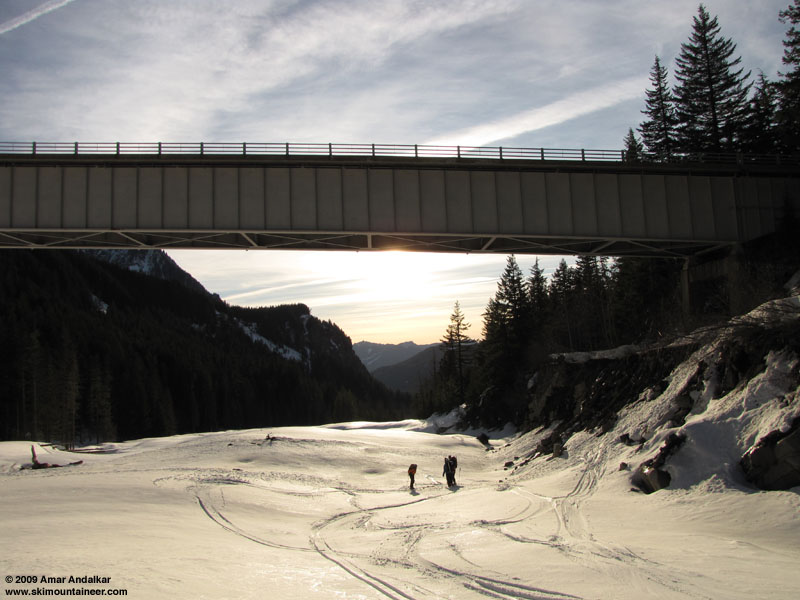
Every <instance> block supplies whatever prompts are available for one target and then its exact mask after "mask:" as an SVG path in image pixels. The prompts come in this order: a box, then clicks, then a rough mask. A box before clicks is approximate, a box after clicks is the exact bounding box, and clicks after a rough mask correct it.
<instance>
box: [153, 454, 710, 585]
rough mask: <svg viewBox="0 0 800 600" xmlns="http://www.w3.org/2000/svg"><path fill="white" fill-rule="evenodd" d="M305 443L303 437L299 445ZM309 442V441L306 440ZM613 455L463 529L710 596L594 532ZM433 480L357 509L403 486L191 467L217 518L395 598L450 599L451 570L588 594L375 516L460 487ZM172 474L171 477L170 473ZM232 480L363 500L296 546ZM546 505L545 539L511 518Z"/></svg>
mask: <svg viewBox="0 0 800 600" xmlns="http://www.w3.org/2000/svg"><path fill="white" fill-rule="evenodd" d="M297 441H298V440H295V443H296V442H297ZM303 442H309V440H303ZM604 459H605V457H604V456H603V454H602V453H601V452H597V453H596V454H595V455H594V456H587V457H586V458H585V459H584V463H585V466H584V468H583V470H582V472H581V474H580V476H579V478H578V480H577V482H576V483H575V486H574V488H573V489H572V490H571V491H570V492H569V493H568V494H566V495H564V496H560V497H552V498H551V497H548V496H543V495H539V494H536V493H535V492H533V491H531V490H528V489H526V488H524V487H521V486H513V487H510V488H509V489H508V491H509V492H510V493H512V494H514V495H516V496H518V497H519V498H520V499H521V500H523V504H522V505H521V507H520V506H516V507H515V508H516V511H515V512H513V513H509V514H506V515H503V516H502V517H501V518H495V519H493V520H477V521H471V522H469V523H466V524H456V527H458V528H461V527H467V528H469V529H471V530H482V531H486V532H490V533H493V534H498V535H501V536H503V537H505V538H507V539H508V540H510V541H512V542H514V543H517V544H521V545H523V546H524V545H527V544H534V545H540V546H545V547H548V548H552V549H555V550H557V551H559V552H561V553H562V554H563V555H564V556H565V558H566V559H567V560H570V561H574V562H579V563H583V566H584V567H586V568H588V569H590V570H597V569H598V568H599V567H598V565H602V566H603V567H602V568H603V570H604V571H605V574H606V575H610V576H612V577H614V578H622V579H624V580H625V581H626V582H627V583H628V584H629V585H630V586H631V587H632V588H633V589H641V590H642V592H643V593H646V592H647V591H652V589H653V586H654V584H655V586H656V587H661V588H664V589H666V590H669V591H670V592H673V593H679V594H683V593H686V595H687V596H692V597H695V598H698V597H702V596H698V595H697V593H696V592H695V593H689V590H688V589H687V588H686V587H684V586H683V585H681V584H680V583H679V582H677V581H675V580H674V577H672V576H671V575H670V570H669V568H668V567H665V566H663V565H658V564H655V563H653V562H652V561H648V560H647V559H644V558H642V557H640V556H638V555H636V554H635V553H634V552H632V551H631V550H629V549H627V548H621V547H616V546H613V545H610V544H604V543H602V542H601V541H598V540H596V539H595V536H594V535H593V534H592V532H591V528H590V525H589V523H588V522H587V520H586V517H585V516H584V514H583V513H582V510H581V505H582V503H583V502H584V501H585V500H587V499H588V498H590V497H591V495H592V494H593V492H594V490H595V488H596V486H597V482H598V480H599V478H600V477H602V475H603V469H604ZM283 476H284V474H281V473H267V474H262V478H263V479H266V480H271V479H280V478H282V477H283ZM425 478H426V479H427V480H428V481H429V482H430V483H428V484H425V485H424V486H422V487H420V486H418V487H417V490H418V491H419V490H423V491H424V493H425V495H421V496H420V497H416V498H413V499H411V500H408V501H403V502H397V503H391V504H384V505H378V506H372V507H369V508H358V507H357V505H358V501H359V498H360V497H361V496H362V495H374V494H380V493H386V492H392V491H396V490H380V489H360V490H354V489H351V488H344V487H340V488H337V487H335V485H333V484H330V482H329V485H332V487H331V488H329V489H328V490H326V491H325V492H320V491H311V492H303V491H297V490H293V491H286V490H281V489H278V488H274V487H270V486H268V485H264V484H263V483H260V482H253V481H251V480H249V479H248V476H247V475H244V474H242V473H239V472H230V473H225V472H218V473H208V474H204V475H198V474H197V473H195V474H194V475H189V476H188V479H189V480H190V481H191V482H192V483H191V485H190V486H189V487H187V490H188V491H190V492H191V493H193V494H194V496H195V499H196V501H197V504H198V506H199V507H200V509H201V510H202V511H203V513H204V514H205V515H206V516H207V517H208V518H209V519H210V520H211V521H213V522H214V523H215V524H217V525H218V526H220V527H222V528H223V529H225V530H227V531H229V532H231V533H233V534H234V535H237V536H239V537H241V538H242V539H244V540H247V541H249V542H253V543H256V544H260V545H264V546H269V547H272V548H277V549H281V550H288V551H296V552H316V553H317V554H318V555H320V556H321V557H322V558H324V559H326V560H328V561H330V562H331V563H333V564H335V565H336V566H338V567H339V568H341V569H342V570H343V571H344V572H346V573H347V574H348V575H350V576H351V577H353V578H355V579H357V580H359V581H361V582H362V583H363V584H365V585H366V586H369V587H370V588H372V589H373V590H375V591H376V592H378V593H379V594H380V595H381V596H383V597H386V598H392V599H395V600H400V599H406V600H422V599H428V598H439V597H442V596H441V592H440V591H438V588H439V586H438V585H437V584H436V581H437V580H441V579H442V578H446V579H448V580H453V581H455V582H457V584H458V585H460V586H462V587H463V588H464V589H465V590H470V591H472V592H475V593H478V594H480V595H483V596H488V597H493V598H504V599H510V598H515V599H525V600H557V599H573V598H579V596H575V595H572V594H568V593H564V592H559V591H556V590H548V589H543V588H539V587H536V586H534V585H530V584H529V583H522V582H520V581H514V580H512V579H514V578H513V577H511V576H508V575H506V574H503V573H489V572H487V569H486V568H485V567H482V566H481V565H479V564H477V563H475V562H474V561H472V560H470V559H469V558H467V557H466V556H465V555H463V554H462V552H461V551H460V549H459V548H458V546H457V545H456V544H453V543H448V545H447V548H448V550H449V553H450V555H451V559H452V560H450V559H448V562H454V563H457V564H459V565H460V566H459V567H458V568H456V567H453V566H448V565H447V564H443V563H442V562H440V561H435V560H432V559H430V558H426V557H425V556H424V555H423V553H422V552H421V551H420V546H421V542H422V541H423V540H425V538H426V537H427V536H429V535H433V534H436V533H439V532H441V531H443V530H444V529H445V528H444V527H443V526H433V527H432V526H431V525H429V524H419V523H416V524H413V523H412V524H404V523H403V522H402V521H403V520H404V518H403V517H401V518H400V519H399V520H393V519H392V515H391V514H389V515H388V519H389V522H388V524H380V525H379V524H375V523H374V522H373V519H374V517H375V516H376V515H379V514H383V515H386V514H387V513H391V512H392V511H399V510H400V509H404V508H408V507H410V506H413V505H418V504H422V503H437V502H441V501H446V500H447V498H448V497H449V496H450V495H451V494H453V493H454V492H453V491H452V490H450V489H448V488H445V487H444V484H443V483H442V482H441V481H439V480H437V479H435V478H434V477H432V476H431V475H430V474H426V475H425ZM165 479H166V480H169V479H170V478H165ZM173 479H174V478H173ZM174 481H175V480H174ZM315 483H319V482H315ZM160 484H162V485H163V484H164V481H163V480H162V481H161V483H160ZM232 486H244V487H247V488H250V489H251V490H254V491H255V492H257V493H258V492H263V493H267V492H269V493H277V494H285V495H289V496H315V495H319V494H320V493H327V494H340V495H343V496H346V497H348V498H350V500H349V503H350V504H351V505H355V506H356V508H355V509H354V510H350V511H346V512H342V513H339V514H335V515H333V516H330V517H328V518H325V519H323V520H321V521H318V522H316V523H314V524H313V525H312V531H311V534H310V536H309V538H308V543H307V545H287V544H283V543H278V542H274V541H272V540H270V539H267V538H265V537H264V536H263V535H261V534H259V533H258V532H255V531H251V530H249V529H248V528H247V527H246V526H241V525H239V524H237V523H236V518H235V516H234V515H232V514H231V512H230V511H229V510H228V509H227V508H226V507H225V506H224V502H225V497H224V489H225V488H226V487H232ZM456 489H459V488H456ZM547 513H552V514H553V515H554V516H555V518H556V527H555V530H554V531H552V533H550V535H548V536H547V537H546V538H534V537H526V536H524V535H521V534H518V533H513V532H509V531H507V530H506V528H507V526H509V525H514V526H516V527H517V528H520V527H522V528H524V526H525V525H526V523H528V522H530V523H535V522H536V521H537V520H538V519H539V518H540V517H542V516H543V515H545V514H547ZM364 530H369V531H370V532H378V533H379V534H380V539H379V540H378V541H377V542H375V543H373V544H369V543H365V544H359V547H360V548H362V549H361V550H360V551H357V552H353V551H348V550H345V549H341V548H339V545H340V544H339V542H340V541H341V540H346V539H350V538H353V537H358V536H359V535H360V534H361V533H362V532H363V531H364ZM376 546H377V548H376ZM381 547H383V550H381ZM366 549H369V551H367V550H366ZM387 565H389V566H391V567H392V569H388V570H386V571H387V572H386V573H385V574H384V573H382V569H381V567H382V566H387ZM398 567H399V568H401V569H403V570H406V571H408V570H411V571H414V572H416V577H407V578H404V579H403V580H398V579H397V576H396V574H394V571H396V568H398Z"/></svg>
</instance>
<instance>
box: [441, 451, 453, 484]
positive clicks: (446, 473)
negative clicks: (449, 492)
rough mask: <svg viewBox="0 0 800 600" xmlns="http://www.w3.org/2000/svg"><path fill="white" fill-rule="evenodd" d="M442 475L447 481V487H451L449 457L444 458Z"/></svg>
mask: <svg viewBox="0 0 800 600" xmlns="http://www.w3.org/2000/svg"><path fill="white" fill-rule="evenodd" d="M442 475H444V477H445V478H446V479H447V487H452V486H453V465H452V464H450V457H449V456H445V458H444V469H443V470H442Z"/></svg>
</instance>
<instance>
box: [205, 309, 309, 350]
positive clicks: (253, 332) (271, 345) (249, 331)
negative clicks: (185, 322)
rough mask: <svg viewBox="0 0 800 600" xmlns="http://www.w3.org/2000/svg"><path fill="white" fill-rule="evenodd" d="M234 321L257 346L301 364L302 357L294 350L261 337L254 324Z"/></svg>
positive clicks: (238, 320)
mask: <svg viewBox="0 0 800 600" xmlns="http://www.w3.org/2000/svg"><path fill="white" fill-rule="evenodd" d="M218 314H219V313H218ZM234 320H235V322H236V324H237V325H238V326H239V328H240V329H241V330H242V331H243V332H244V334H245V335H246V336H247V337H249V338H250V339H251V340H253V341H254V342H256V343H258V344H262V345H264V346H266V347H267V348H268V349H269V351H270V352H273V353H275V354H278V355H280V356H282V357H283V358H285V359H286V360H293V361H296V362H303V357H302V356H301V355H300V353H299V352H298V351H297V350H295V349H294V348H289V347H288V346H284V345H282V344H276V343H275V342H273V341H271V340H268V339H267V338H265V337H264V336H263V335H261V334H260V333H258V331H257V329H258V326H257V325H256V324H255V323H245V322H244V321H242V320H240V319H234Z"/></svg>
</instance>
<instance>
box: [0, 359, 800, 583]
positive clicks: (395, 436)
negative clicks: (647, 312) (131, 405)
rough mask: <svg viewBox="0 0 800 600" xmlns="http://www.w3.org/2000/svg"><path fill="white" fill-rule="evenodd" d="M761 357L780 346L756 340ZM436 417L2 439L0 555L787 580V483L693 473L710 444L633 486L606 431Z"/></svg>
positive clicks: (243, 575)
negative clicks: (549, 446) (642, 489)
mask: <svg viewBox="0 0 800 600" xmlns="http://www.w3.org/2000/svg"><path fill="white" fill-rule="evenodd" d="M773 366H774V368H775V369H778V370H780V369H782V368H785V367H787V366H788V363H786V361H785V359H782V358H781V357H774V361H773ZM765 378H766V376H765ZM759 390H761V391H759ZM751 392H752V393H754V394H761V393H762V392H764V394H765V395H764V396H759V398H760V400H759V401H758V402H756V403H755V404H759V405H760V409H754V410H761V412H762V413H763V414H761V417H759V419H761V420H764V421H765V422H766V421H769V416H768V414H769V413H770V412H771V411H770V410H769V409H768V407H769V406H770V404H771V403H770V401H762V400H763V399H764V398H766V391H765V390H764V388H760V387H757V389H754V390H752V391H751ZM772 393H773V392H769V394H772ZM642 404H647V403H642ZM650 404H658V401H657V400H655V401H652V402H650ZM637 410H638V412H639V413H640V414H639V415H638V416H639V417H641V416H643V415H642V414H641V413H642V411H643V408H642V407H641V406H640V407H639V408H638V409H637ZM633 412H636V411H632V412H631V413H630V414H628V415H626V418H625V419H623V421H624V423H623V424H625V423H627V422H628V421H630V420H631V419H634V420H635V419H636V415H634V414H633ZM729 412H730V411H729V410H727V409H720V411H719V415H720V418H721V419H723V418H725V417H724V415H725V414H729ZM759 419H753V420H751V422H750V425H747V426H746V427H744V428H743V429H748V428H750V429H752V428H753V427H756V426H755V425H753V423H754V422H755V421H757V420H759ZM701 422H702V421H701V419H700V416H699V415H698V416H697V418H696V419H695V421H691V422H690V421H687V429H688V430H689V431H695V429H692V427H698V426H699V425H700V423H701ZM772 424H773V423H772V422H771V423H770V425H769V426H772ZM436 427H437V426H436V425H433V424H431V423H427V422H425V421H414V420H407V421H401V422H396V423H368V422H361V423H346V424H345V423H341V424H333V425H329V426H325V427H305V428H280V429H272V430H248V431H225V432H217V433H207V434H195V435H182V436H175V437H169V438H158V439H144V440H136V441H129V442H123V443H117V444H104V445H100V446H97V447H93V448H88V449H87V450H93V451H94V452H95V453H90V452H82V453H80V454H77V453H70V452H64V451H60V450H57V449H55V448H53V447H49V446H40V445H38V444H37V445H36V452H37V456H38V458H39V460H40V461H42V462H49V463H51V464H67V463H69V462H72V461H73V460H75V459H76V458H77V459H83V460H84V463H83V464H81V465H78V466H71V467H65V468H61V469H44V470H20V469H19V467H20V466H22V465H24V464H26V463H29V462H30V460H31V459H30V443H28V442H4V443H2V444H0V478H2V484H0V485H2V490H3V492H2V495H0V531H2V532H3V544H2V551H1V552H0V568H1V569H2V571H3V573H4V574H10V575H18V574H36V575H39V576H41V575H47V576H69V575H74V576H85V575H90V576H91V575H97V576H100V577H109V578H110V583H108V584H102V585H100V584H95V585H92V584H86V585H84V586H83V587H88V588H106V587H110V588H123V589H127V590H128V593H129V595H130V596H132V597H137V598H262V597H264V596H265V595H266V594H269V595H272V596H274V597H278V598H396V599H400V598H406V599H408V598H417V599H421V598H484V597H487V596H488V597H496V598H526V599H531V598H546V599H567V598H641V597H659V598H747V599H750V598H755V597H758V598H786V597H790V596H792V595H793V594H792V593H790V590H794V591H795V592H796V591H797V590H800V572H799V571H798V569H797V568H796V565H797V561H798V559H800V544H798V540H800V516H798V515H800V511H799V509H800V502H799V501H798V492H799V491H800V490H794V491H788V492H756V491H753V490H751V489H747V488H745V487H744V486H742V485H739V484H735V483H731V481H730V480H729V475H728V474H727V473H726V472H725V470H724V469H723V471H722V473H721V474H720V473H708V472H706V471H707V470H708V465H709V464H710V463H711V462H712V461H711V460H710V459H709V460H701V461H700V468H696V467H694V466H692V460H690V459H689V458H687V459H685V460H683V461H681V460H676V462H675V464H674V469H675V471H676V475H677V476H678V477H677V479H678V484H677V485H676V486H673V487H671V488H669V489H666V490H661V491H660V492H657V493H655V494H652V495H650V496H646V495H644V494H641V493H634V492H632V491H631V490H630V487H631V486H630V482H629V473H626V472H624V471H618V470H617V465H618V464H619V462H620V461H621V460H627V461H629V462H634V461H635V460H636V459H635V458H634V456H633V455H634V453H635V450H634V449H632V448H629V447H627V446H624V445H621V444H617V443H614V437H615V436H614V435H613V434H611V433H609V434H607V435H605V436H602V437H599V438H598V437H597V436H596V435H595V434H592V433H587V432H583V433H578V434H575V435H573V436H572V438H571V439H570V440H568V442H567V449H568V452H567V453H566V455H565V457H561V458H557V459H552V458H549V459H548V458H545V457H542V458H538V459H535V460H533V461H531V462H530V463H529V464H528V465H527V466H526V467H524V468H521V469H519V470H517V471H514V472H512V471H509V470H505V469H504V467H503V465H504V463H505V462H506V461H507V460H513V459H514V457H515V456H519V455H522V454H524V453H526V452H529V451H530V450H531V449H532V448H533V447H535V444H536V441H537V437H538V436H540V435H541V432H532V433H530V434H527V435H524V436H519V437H516V438H508V439H497V438H495V439H493V440H491V442H490V443H491V445H492V447H493V449H492V450H490V451H487V449H486V448H485V447H484V446H483V445H482V444H480V443H479V442H478V441H477V440H476V439H475V438H474V437H473V436H471V435H466V434H449V435H436V434H435V433H431V431H432V430H433V429H435V428H436ZM756 428H757V427H756ZM696 432H697V433H698V435H699V434H700V433H703V434H705V433H706V432H705V431H701V430H699V429H698V430H696ZM268 436H269V437H268ZM691 438H692V439H693V440H695V436H694V435H692V436H691ZM748 439H749V438H748ZM695 442H696V440H695ZM713 442H715V440H714V439H711V440H707V444H706V445H708V444H712V443H713ZM687 444H688V445H689V446H691V442H687ZM654 445H655V446H657V443H656V444H654ZM695 448H696V449H695V450H693V452H696V453H699V452H701V451H703V450H704V446H703V445H701V444H699V443H695ZM682 452H683V451H681V452H679V453H678V455H676V459H677V458H680V457H681V454H682ZM449 454H455V455H456V456H458V458H459V465H460V471H459V473H458V484H459V486H460V487H458V488H455V489H452V490H451V489H447V488H445V487H444V485H443V484H442V477H441V463H442V460H443V457H444V456H445V455H449ZM412 462H415V463H417V464H418V465H419V471H418V473H417V486H416V488H417V489H416V491H415V492H410V491H409V489H408V479H407V475H406V469H407V467H408V464H410V463H412ZM12 587H17V588H27V589H32V588H33V587H36V586H34V585H16V586H15V585H9V584H7V585H6V588H12ZM45 587H47V588H48V589H56V588H67V587H74V586H70V585H69V584H64V585H61V584H47V586H45Z"/></svg>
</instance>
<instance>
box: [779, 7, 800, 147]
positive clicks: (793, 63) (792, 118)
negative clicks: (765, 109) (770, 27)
mask: <svg viewBox="0 0 800 600" xmlns="http://www.w3.org/2000/svg"><path fill="white" fill-rule="evenodd" d="M778 15H779V19H780V21H781V23H784V24H788V25H789V30H788V31H787V32H786V38H785V39H784V40H783V64H784V65H786V67H787V70H786V71H785V72H781V78H780V80H779V81H778V84H777V88H778V115H777V121H778V130H779V136H780V148H781V149H782V150H783V151H788V152H797V151H798V150H800V29H799V28H798V25H800V0H794V2H793V3H792V4H790V5H789V6H788V7H787V8H786V10H782V11H781V12H780V13H778Z"/></svg>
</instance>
